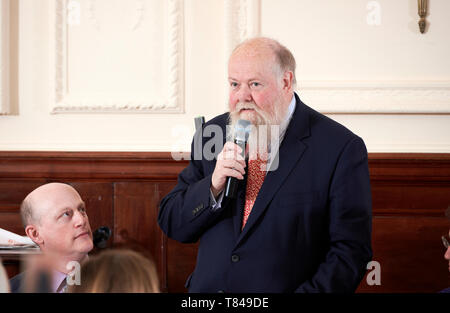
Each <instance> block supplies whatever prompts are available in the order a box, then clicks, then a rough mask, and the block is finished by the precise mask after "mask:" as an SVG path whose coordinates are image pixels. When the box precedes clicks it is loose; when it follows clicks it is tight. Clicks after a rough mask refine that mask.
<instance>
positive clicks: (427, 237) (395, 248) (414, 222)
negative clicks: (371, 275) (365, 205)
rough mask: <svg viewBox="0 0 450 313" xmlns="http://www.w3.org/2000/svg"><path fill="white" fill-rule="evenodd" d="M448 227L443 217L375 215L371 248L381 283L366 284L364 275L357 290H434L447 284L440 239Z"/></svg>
mask: <svg viewBox="0 0 450 313" xmlns="http://www.w3.org/2000/svg"><path fill="white" fill-rule="evenodd" d="M448 229H449V220H448V219H447V218H445V217H402V216H396V217H392V216H388V217H383V216H375V217H374V219H373V232H372V249H373V260H375V261H377V262H379V263H380V267H381V285H380V286H377V285H373V286H369V285H367V283H366V277H367V275H366V277H364V279H363V281H362V282H361V284H360V286H359V288H358V292H371V293H373V292H420V293H435V292H438V291H440V290H442V289H444V288H447V287H448V286H450V276H449V273H448V261H447V262H446V261H445V260H444V253H445V249H444V246H443V245H442V241H441V236H442V235H443V234H444V233H445V232H446V231H447V232H448Z"/></svg>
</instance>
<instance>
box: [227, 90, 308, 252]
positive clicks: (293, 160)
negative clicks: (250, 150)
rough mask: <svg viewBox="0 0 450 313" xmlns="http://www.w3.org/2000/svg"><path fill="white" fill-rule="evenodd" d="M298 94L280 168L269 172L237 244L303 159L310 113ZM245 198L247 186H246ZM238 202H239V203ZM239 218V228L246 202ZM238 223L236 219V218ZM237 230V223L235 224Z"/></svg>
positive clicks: (280, 152) (286, 135)
mask: <svg viewBox="0 0 450 313" xmlns="http://www.w3.org/2000/svg"><path fill="white" fill-rule="evenodd" d="M295 96H296V100H297V101H296V102H297V103H296V109H295V112H294V115H293V116H292V119H291V122H290V123H289V126H288V129H287V130H286V134H285V137H284V140H283V142H282V143H281V146H280V149H279V155H278V156H279V164H278V168H277V169H276V170H273V171H269V172H268V173H267V176H266V178H265V179H264V183H263V185H262V186H261V189H260V191H259V193H258V196H257V197H256V201H255V204H254V205H253V208H252V212H251V213H250V216H249V218H248V220H247V223H246V225H245V227H244V229H243V231H242V232H241V233H240V236H239V237H238V240H237V242H236V245H238V244H239V243H240V242H241V241H242V239H243V238H244V237H245V236H246V235H247V234H248V232H249V231H250V230H251V229H252V227H253V226H254V225H255V224H256V222H257V221H258V219H259V218H260V217H261V216H262V215H263V213H264V212H265V210H266V209H267V208H268V206H269V203H270V201H271V200H272V198H273V197H274V196H275V194H276V193H277V192H278V189H279V188H280V187H281V186H282V184H283V182H284V180H285V179H286V178H287V176H288V175H289V174H290V173H291V171H292V169H293V168H294V166H295V165H296V164H297V162H298V161H299V160H300V159H301V157H302V155H303V153H304V151H305V150H306V148H307V147H306V145H305V144H304V143H303V142H302V141H301V139H302V138H304V137H307V136H309V114H308V112H307V111H306V107H305V105H304V104H303V103H302V102H301V101H300V99H299V98H298V96H297V95H295ZM244 198H245V188H244ZM244 201H245V200H244ZM237 204H238V203H237ZM241 205H242V206H241V208H240V213H241V216H240V218H239V219H238V220H239V222H240V223H239V229H240V227H241V222H242V208H243V207H244V204H241ZM235 224H236V219H235ZM235 232H236V225H235Z"/></svg>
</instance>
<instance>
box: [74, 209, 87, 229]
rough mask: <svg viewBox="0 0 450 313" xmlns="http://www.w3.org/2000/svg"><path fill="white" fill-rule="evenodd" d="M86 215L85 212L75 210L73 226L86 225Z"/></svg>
mask: <svg viewBox="0 0 450 313" xmlns="http://www.w3.org/2000/svg"><path fill="white" fill-rule="evenodd" d="M86 220H87V216H86V214H85V213H81V212H78V211H77V212H76V213H75V216H74V221H75V227H80V226H84V225H86Z"/></svg>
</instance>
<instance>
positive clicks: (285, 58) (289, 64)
mask: <svg viewBox="0 0 450 313" xmlns="http://www.w3.org/2000/svg"><path fill="white" fill-rule="evenodd" d="M251 44H256V45H264V46H266V47H269V48H270V49H271V50H272V51H273V52H274V54H275V57H276V60H277V63H278V65H279V67H280V70H281V72H282V73H284V72H285V71H291V72H292V75H293V79H292V85H293V86H294V87H295V86H296V85H297V79H296V77H295V68H296V62H295V58H294V55H293V54H292V52H291V51H290V50H289V49H288V48H286V47H285V46H283V45H282V44H281V43H279V42H278V41H276V40H275V39H272V38H267V37H255V38H249V39H247V40H244V41H243V42H241V43H240V44H239V45H237V46H236V47H235V48H234V50H233V52H232V54H234V52H235V51H237V50H238V49H239V48H241V47H243V46H246V45H251Z"/></svg>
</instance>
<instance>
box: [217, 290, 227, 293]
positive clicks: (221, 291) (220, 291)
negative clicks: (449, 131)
mask: <svg viewBox="0 0 450 313" xmlns="http://www.w3.org/2000/svg"><path fill="white" fill-rule="evenodd" d="M217 292H218V293H225V291H223V290H219V291H217Z"/></svg>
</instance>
